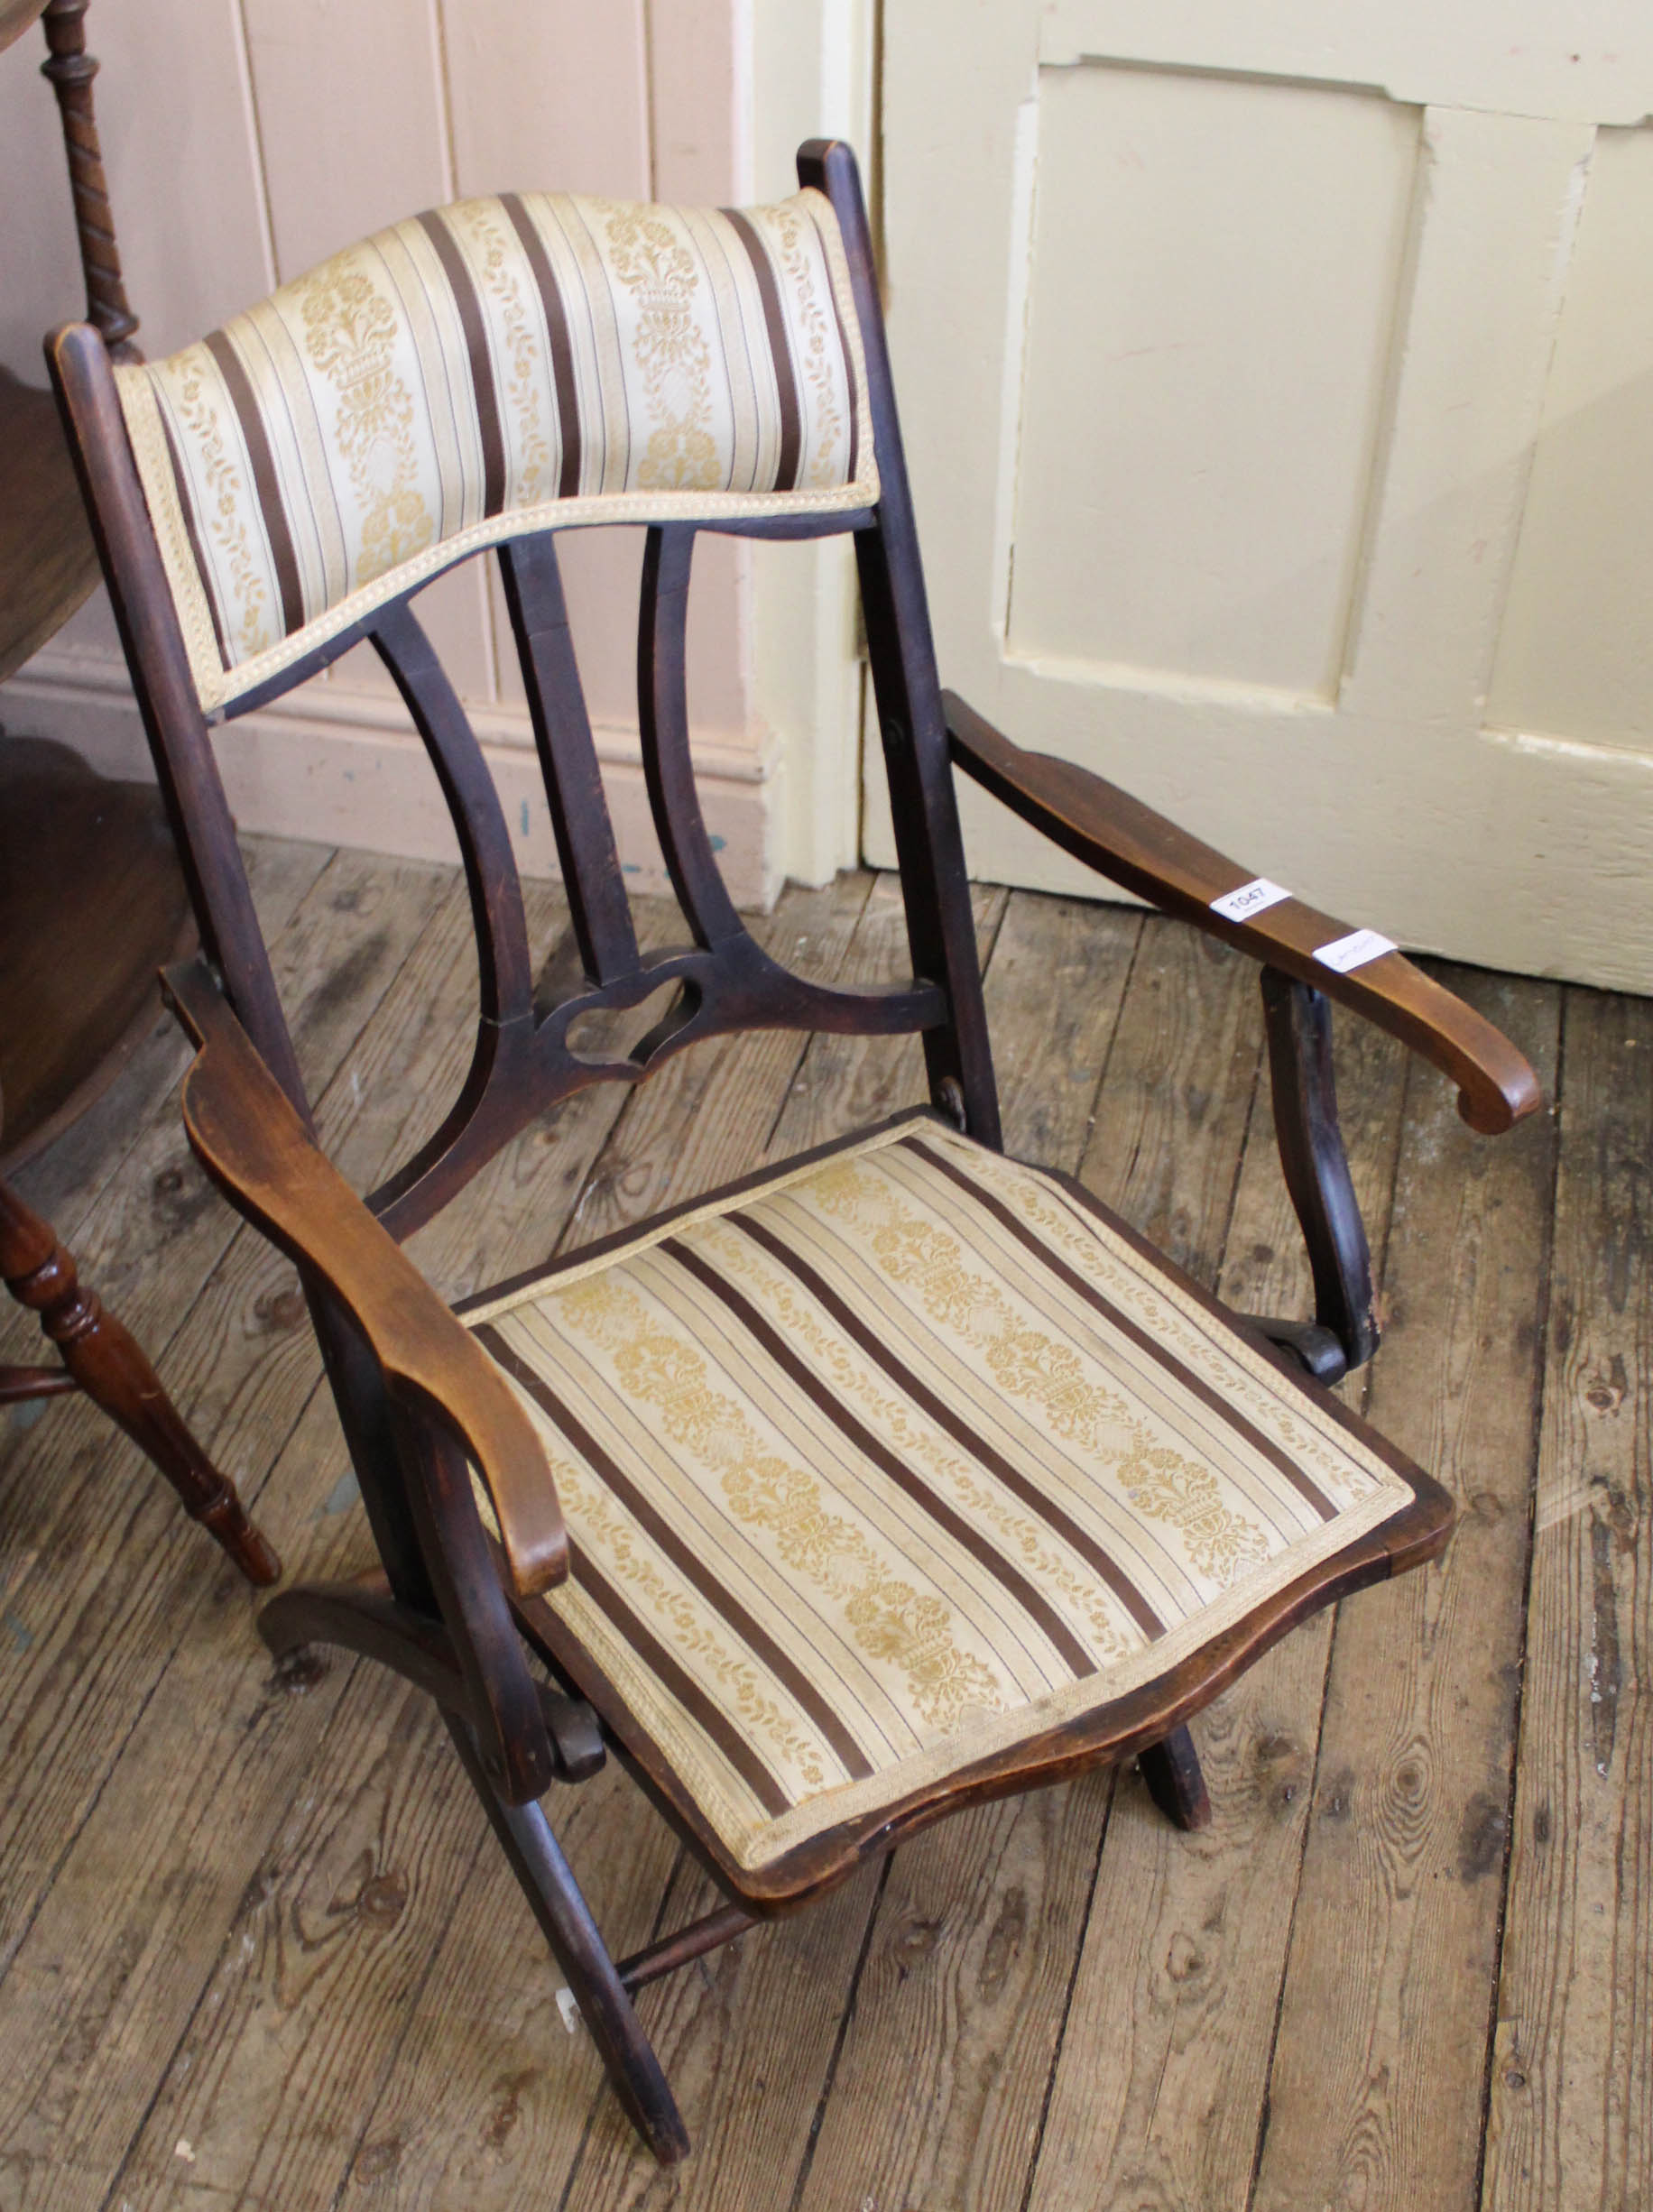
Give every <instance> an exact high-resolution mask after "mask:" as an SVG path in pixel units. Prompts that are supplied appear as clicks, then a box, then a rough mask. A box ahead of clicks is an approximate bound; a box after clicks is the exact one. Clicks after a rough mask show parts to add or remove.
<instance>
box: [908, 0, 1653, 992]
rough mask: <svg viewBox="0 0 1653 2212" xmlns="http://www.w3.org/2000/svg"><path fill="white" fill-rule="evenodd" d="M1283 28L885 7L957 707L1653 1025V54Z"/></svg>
mask: <svg viewBox="0 0 1653 2212" xmlns="http://www.w3.org/2000/svg"><path fill="white" fill-rule="evenodd" d="M1267 15H1268V20H1267V22H1266V23H1264V22H1253V21H1251V17H1250V13H1249V12H1246V11H1237V10H1234V9H1233V7H1232V6H1230V5H1215V4H1214V0H1213V4H1212V5H1205V0H1198V4H1195V0H1184V5H1174V6H1172V5H1157V6H1154V7H1151V8H1150V7H1149V6H1148V5H1144V4H1143V0H1056V4H1055V5H1047V6H1040V5H1037V0H993V4H992V5H982V6H979V7H971V8H961V7H959V6H958V5H956V0H949V4H948V5H942V0H886V9H885V39H886V51H885V56H884V94H885V116H884V152H885V172H884V173H885V186H884V189H885V228H886V237H887V244H888V255H889V276H890V287H891V311H890V321H891V345H892V348H893V351H894V355H895V365H896V378H897V389H898V392H899V393H900V400H901V405H902V419H903V427H904V430H905V434H906V438H907V442H908V450H909V459H910V465H911V470H912V475H913V483H914V492H915V496H916V499H917V502H918V507H919V527H920V532H921V537H922V541H923V544H924V547H925V554H926V563H927V569H928V580H929V587H930V597H931V606H932V613H933V615H934V619H935V624H936V631H937V646H938V650H939V652H940V656H941V662H942V670H943V677H944V680H946V681H947V682H948V683H950V684H952V685H953V686H954V687H956V688H957V689H958V690H960V691H962V692H963V693H964V694H965V696H967V697H969V698H970V699H971V700H972V702H973V704H974V705H977V706H978V707H979V708H980V709H981V711H982V712H983V713H984V714H987V715H989V716H990V718H992V719H993V720H994V721H996V722H998V723H1000V724H1002V727H1003V728H1004V729H1005V730H1006V731H1007V732H1008V733H1009V734H1010V735H1011V736H1012V737H1014V738H1015V739H1017V741H1018V742H1020V743H1023V744H1027V745H1031V746H1034V747H1036V748H1038V749H1039V750H1043V751H1052V752H1057V753H1060V754H1062V755H1064V756H1066V757H1067V758H1069V759H1074V760H1082V761H1084V762H1085V763H1086V764H1087V765H1090V766H1093V767H1094V768H1096V769H1097V770H1100V771H1101V772H1102V773H1104V774H1106V775H1109V776H1112V777H1113V778H1115V779H1117V780H1119V781H1120V782H1122V783H1123V784H1125V785H1126V786H1127V787H1128V788H1131V789H1133V790H1136V791H1139V792H1140V793H1141V795H1142V796H1143V797H1146V798H1148V799H1150V800H1151V801H1152V802H1153V803H1154V804H1156V805H1159V806H1164V807H1165V808H1166V809H1167V810H1168V811H1169V812H1171V813H1173V814H1175V815H1176V816H1177V817H1178V818H1179V819H1181V820H1182V821H1184V822H1186V823H1187V825H1188V826H1189V827H1190V828H1193V829H1196V830H1197V831H1198V832H1199V833H1200V834H1203V835H1205V836H1207V837H1209V838H1210V839H1211V840H1212V841H1213V842H1214V843H1218V844H1221V845H1223V846H1225V847H1226V848H1227V849H1228V850H1230V851H1231V852H1232V853H1233V854H1234V856H1235V857H1236V859H1238V860H1240V861H1241V862H1243V863H1244V864H1246V865H1247V866H1250V867H1253V868H1255V869H1256V870H1257V871H1258V872H1260V873H1265V874H1267V875H1269V876H1270V877H1272V878H1274V879H1275V880H1278V881H1280V882H1284V883H1287V884H1289V885H1290V886H1291V887H1292V888H1293V889H1297V890H1299V891H1301V892H1302V893H1303V894H1304V895H1305V896H1306V897H1307V898H1310V899H1314V900H1315V901H1316V903H1320V904H1324V905H1325V906H1328V907H1330V908H1332V909H1333V910H1334V911H1336V912H1340V913H1344V914H1346V915H1347V916H1348V917H1349V919H1350V920H1351V921H1352V922H1356V923H1362V924H1371V925H1372V926H1376V927H1379V928H1381V929H1382V930H1384V931H1385V932H1386V933H1387V934H1389V935H1392V936H1395V937H1398V938H1399V939H1401V940H1402V941H1403V942H1406V943H1408V944H1411V945H1424V946H1429V947H1433V948H1436V949H1439V950H1443V951H1447V952H1450V953H1452V954H1456V955H1458V956H1460V957H1464V958H1469V959H1474V960H1482V961H1486V962H1489V963H1495V964H1498V965H1506V966H1514V967H1521V968H1527V969H1530V970H1532V971H1535V972H1558V973H1565V974H1571V975H1577V976H1583V977H1585V978H1586V979H1588V980H1591V981H1597V982H1617V983H1627V984H1630V986H1632V987H1639V988H1647V989H1653V696H1649V694H1648V690H1647V687H1646V686H1645V684H1643V683H1642V682H1641V677H1642V676H1643V673H1644V671H1645V670H1646V667H1647V663H1648V659H1649V649H1648V639H1649V637H1650V636H1653V625H1650V622H1649V618H1650V617H1653V605H1649V601H1648V586H1647V585H1646V584H1645V582H1644V578H1645V576H1647V575H1648V574H1649V573H1653V567H1650V565H1649V563H1648V560H1647V558H1646V555H1645V552H1644V551H1643V550H1642V549H1641V546H1640V540H1641V539H1642V538H1643V537H1644V536H1645V518H1646V516H1647V515H1648V513H1649V512H1653V304H1649V303H1650V302H1653V252H1650V251H1649V250H1648V249H1649V247H1653V132H1648V131H1646V130H1644V129H1639V128H1638V129H1626V128H1622V127H1620V128H1615V129H1613V130H1611V131H1606V132H1598V129H1597V127H1596V126H1597V124H1600V123H1602V122H1611V123H1613V124H1616V125H1622V124H1626V123H1628V122H1635V121H1637V120H1639V118H1640V117H1641V116H1643V115H1646V114H1647V113H1648V110H1649V109H1650V108H1653V20H1650V19H1649V18H1648V12H1647V11H1645V10H1642V9H1640V8H1638V9H1636V10H1634V11H1632V10H1630V9H1629V8H1621V7H1619V6H1618V5H1609V4H1608V0H1588V5H1575V6H1570V7H1566V8H1563V7H1561V6H1558V5H1542V6H1541V5H1538V0H1528V4H1527V5H1522V6H1517V7H1514V8H1511V7H1510V6H1509V5H1504V6H1502V7H1501V8H1499V9H1497V10H1496V11H1495V10H1494V9H1493V8H1492V7H1491V5H1482V6H1478V7H1474V8H1472V9H1470V10H1468V11H1463V10H1460V11H1457V12H1455V14H1454V19H1453V21H1452V22H1450V23H1444V22H1443V19H1442V18H1441V16H1440V14H1438V12H1437V11H1435V10H1430V11H1429V12H1428V13H1427V14H1426V13H1425V11H1424V10H1423V9H1422V8H1421V7H1418V6H1414V5H1406V6H1402V7H1397V6H1395V5H1389V6H1386V7H1383V8H1378V7H1369V8H1360V9H1356V8H1353V7H1349V6H1344V7H1342V8H1335V9H1328V8H1326V7H1325V5H1324V0H1316V4H1315V5H1310V4H1309V0H1304V5H1293V6H1277V7H1274V8H1271V9H1270V10H1269V11H1267ZM1574 55H1576V56H1577V57H1578V59H1577V60H1574V59H1572V58H1571V57H1573V56H1574ZM1535 454H1536V456H1537V463H1536V465H1535ZM1489 694H1491V705H1490V706H1489V704H1488V700H1489ZM1638 694H1639V696H1638ZM874 753H875V749H874ZM867 802H868V803H867V817H866V834H867V843H868V849H869V852H870V853H871V854H872V855H873V857H874V858H878V859H886V858H888V856H889V853H890V844H889V837H888V825H887V802H886V801H885V799H884V797H883V794H882V776H881V775H880V774H879V773H878V772H877V771H876V768H875V767H874V768H873V770H870V772H869V778H868V789H867ZM969 814H970V819H969V824H968V827H969V831H970V835H971V844H972V858H973V864H974V866H975V867H976V868H977V869H978V870H979V871H980V872H982V873H983V874H986V875H989V876H992V877H994V878H997V879H999V880H1011V881H1021V882H1030V883H1036V884H1040V885H1044V886H1046V887H1048V888H1064V889H1092V890H1094V889H1096V888H1097V884H1096V880H1095V879H1094V877H1091V876H1089V875H1087V874H1086V873H1085V871H1080V870H1078V869H1076V868H1075V867H1073V866H1072V865H1070V864H1069V863H1067V862H1065V861H1062V860H1061V859H1060V858H1059V856H1057V857H1055V858H1053V857H1052V856H1051V855H1049V853H1048V850H1047V849H1046V848H1044V847H1042V846H1041V845H1039V843H1038V841H1037V840H1034V839H1033V838H1031V837H1030V835H1027V834H1023V833H1021V832H1020V829H1019V828H1018V827H1017V826H1016V825H1011V824H1009V823H1008V822H1007V817H1005V816H1004V815H1003V814H1002V812H1001V810H999V809H997V808H996V807H993V806H991V804H990V803H989V802H986V801H984V800H979V799H977V798H975V797H974V795H973V797H972V801H971V804H970V808H969ZM1604 879H1605V880H1604Z"/></svg>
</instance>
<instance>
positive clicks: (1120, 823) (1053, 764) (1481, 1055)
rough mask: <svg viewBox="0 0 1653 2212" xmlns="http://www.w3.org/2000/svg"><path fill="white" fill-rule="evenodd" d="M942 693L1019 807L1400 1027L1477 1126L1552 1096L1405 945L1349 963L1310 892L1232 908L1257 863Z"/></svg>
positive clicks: (959, 735)
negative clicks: (1339, 964)
mask: <svg viewBox="0 0 1653 2212" xmlns="http://www.w3.org/2000/svg"><path fill="white" fill-rule="evenodd" d="M942 704H943V705H944V707H945V709H946V713H947V736H948V739H949V742H950V744H951V749H952V754H953V758H954V760H956V763H957V764H958V766H959V767H960V768H962V769H963V770H965V774H966V775H969V776H973V777H974V779H975V780H976V781H977V782H978V783H979V784H982V785H983V786H984V788H986V789H987V790H989V791H991V792H992V793H993V797H995V798H997V799H1002V801H1003V803H1004V804H1005V805H1006V806H1008V807H1010V808H1011V812H1012V813H1014V814H1018V815H1020V816H1021V818H1022V820H1023V821H1024V822H1028V823H1030V824H1031V825H1032V826H1033V827H1034V828H1035V829H1037V830H1039V831H1041V832H1042V833H1043V834H1044V835H1046V836H1047V837H1048V838H1049V839H1050V840H1051V842H1052V843H1055V844H1058V845H1060V846H1061V848H1062V850H1063V851H1064V852H1065V853H1072V854H1073V856H1074V858H1075V859H1076V860H1079V861H1083V862H1085V865H1086V866H1087V867H1089V868H1094V869H1096V870H1097V871H1098V872H1099V873H1101V874H1103V875H1104V876H1108V877H1110V878H1112V880H1113V881H1114V882H1115V883H1119V884H1122V885H1123V886H1124V888H1125V889H1127V890H1131V891H1135V892H1136V893H1137V894H1138V895H1139V896H1140V898H1143V899H1150V900H1151V901H1152V902H1153V904H1154V905H1155V906H1157V907H1162V908H1164V909H1165V911H1166V912H1167V913H1168V914H1175V915H1177V916H1180V917H1181V918H1182V919H1183V920H1184V921H1188V922H1192V923H1193V924H1194V925H1195V926H1196V928H1198V929H1203V930H1205V932H1206V933H1207V935H1211V936H1214V937H1219V938H1221V939H1222V941H1223V942H1224V944H1225V945H1236V946H1237V947H1238V948H1239V950H1240V951H1241V952H1242V953H1249V954H1251V958H1252V959H1253V960H1261V961H1264V962H1266V963H1268V965H1269V966H1270V967H1271V968H1279V969H1280V970H1281V971H1282V972H1284V973H1285V974H1287V975H1290V976H1295V977H1296V978H1297V981H1298V982H1301V983H1307V984H1309V985H1311V986H1312V987H1313V988H1314V989H1315V990H1316V991H1324V992H1325V995H1326V997H1327V998H1328V999H1336V1000H1339V1001H1340V1002H1341V1003H1342V1004H1343V1005H1344V1006H1347V1007H1352V1008H1353V1010H1354V1011H1355V1012H1356V1013H1357V1014H1363V1015H1364V1016H1365V1017H1366V1018H1367V1019H1368V1020H1369V1021H1373V1022H1376V1023H1377V1025H1378V1026H1379V1028H1383V1029H1388V1030H1390V1032H1391V1033H1392V1034H1393V1035H1394V1036H1396V1037H1399V1039H1400V1040H1401V1042H1402V1043H1403V1044H1405V1045H1408V1046H1410V1047H1411V1048H1412V1050H1413V1051H1414V1052H1417V1053H1421V1054H1422V1055H1423V1056H1424V1058H1425V1059H1427V1060H1432V1061H1433V1062H1434V1063H1435V1065H1436V1067H1438V1068H1440V1069H1441V1070H1442V1072H1443V1073H1444V1074H1447V1075H1449V1076H1451V1078H1452V1080H1453V1081H1454V1083H1456V1084H1457V1086H1458V1111H1459V1112H1460V1114H1462V1115H1463V1117H1464V1120H1465V1121H1467V1122H1468V1123H1469V1125H1470V1127H1471V1129H1479V1130H1480V1131H1481V1132H1482V1134H1483V1135H1485V1136H1489V1137H1495V1136H1499V1135H1501V1133H1502V1132H1503V1131H1504V1130H1505V1129H1510V1127H1511V1126H1512V1125H1513V1124H1514V1123H1515V1122H1517V1121H1519V1120H1521V1119H1522V1118H1523V1116H1525V1115H1527V1114H1529V1113H1531V1112H1533V1111H1535V1109H1536V1108H1537V1107H1538V1105H1539V1104H1540V1103H1541V1102H1542V1098H1541V1093H1540V1092H1539V1089H1538V1077H1537V1076H1536V1075H1535V1074H1533V1071H1532V1069H1531V1068H1530V1067H1529V1066H1528V1063H1527V1061H1526V1059H1525V1058H1524V1057H1523V1056H1522V1055H1521V1054H1520V1053H1519V1052H1518V1051H1517V1050H1516V1048H1515V1046H1513V1045H1512V1044H1510V1040H1509V1039H1508V1037H1504V1036H1502V1035H1501V1033H1500V1031H1498V1030H1497V1029H1495V1028H1493V1027H1492V1025H1491V1022H1490V1021H1486V1020H1484V1019H1483V1018H1482V1016H1481V1015H1479V1014H1477V1013H1476V1012H1475V1010H1474V1009H1473V1007H1469V1006H1465V1005H1464V1001H1463V1000H1461V999H1457V998H1454V996H1453V994H1452V992H1451V991H1445V990H1443V988H1442V987H1441V985H1440V984H1439V983H1437V982H1434V981H1433V979H1432V978H1431V977H1429V976H1427V975H1426V974H1424V972H1423V971H1422V970H1421V969H1419V968H1415V967H1414V966H1413V965H1412V963H1411V962H1410V961H1409V960H1408V959H1406V958H1405V957H1404V956H1403V955H1402V954H1399V953H1393V952H1391V953H1384V954H1381V955H1380V956H1379V957H1378V958H1377V959H1375V960H1372V961H1369V962H1366V963H1362V965H1361V966H1359V967H1357V968H1355V969H1353V971H1351V972H1349V973H1347V974H1343V973H1340V972H1338V970H1337V969H1335V968H1333V967H1329V966H1327V965H1326V963H1325V962H1324V961H1319V960H1316V958H1315V951H1316V946H1325V945H1330V944H1332V943H1334V941H1335V940H1336V939H1337V938H1339V937H1344V936H1347V935H1350V934H1351V933H1350V929H1349V925H1348V923H1347V922H1340V921H1337V920H1335V919H1334V917H1332V916H1331V915H1329V914H1322V913H1320V912H1319V911H1318V910H1317V909H1316V908H1314V907H1310V906H1306V905H1305V904H1304V903H1303V901H1302V900H1301V899H1281V900H1280V901H1279V904H1278V905H1275V906H1271V907H1269V908H1266V909H1265V910H1264V911H1263V912H1261V913H1260V914H1258V915H1256V916H1255V917H1252V918H1251V919H1248V920H1245V921H1240V922H1231V921H1228V920H1226V919H1224V917H1223V916H1222V915H1220V914H1215V913H1214V912H1213V911H1212V906H1211V902H1212V900H1213V899H1221V898H1224V897H1226V895H1227V894H1228V893H1229V892H1230V891H1234V890H1238V889H1240V888H1241V886H1242V884H1246V883H1249V882H1251V880H1252V877H1251V871H1249V870H1247V869H1244V868H1242V867H1241V866H1240V865H1239V863H1238V862H1234V861H1231V860H1227V859H1225V858H1224V855H1223V854H1222V853H1218V852H1216V851H1214V849H1213V847H1212V846H1210V845H1208V844H1202V843H1201V842H1200V840H1199V839H1198V838H1197V837H1191V836H1189V834H1187V831H1186V830H1180V829H1178V828H1177V825H1176V824H1175V823H1174V822H1168V821H1167V820H1166V818H1165V816H1163V815H1160V814H1156V813H1155V812H1154V810H1153V808H1152V807H1151V806H1144V805H1143V804H1142V802H1141V800H1140V799H1137V798H1132V797H1131V794H1130V793H1129V792H1128V791H1122V790H1121V789H1120V788H1119V787H1118V785H1117V784H1112V783H1108V782H1106V781H1104V779H1103V778H1102V777H1100V776H1094V775H1092V774H1091V772H1090V771H1089V770H1088V769H1083V768H1078V767H1076V766H1075V765H1074V764H1073V763H1072V762H1071V761H1067V760H1056V759H1054V758H1053V757H1052V756H1051V755H1050V754H1049V753H1043V752H1024V751H1022V749H1021V747H1020V745H1015V744H1012V743H1011V741H1010V739H1009V738H1008V737H1005V736H1004V735H1003V734H1002V733H1001V732H1000V731H998V730H995V729H994V728H993V724H992V723H990V722H986V721H984V720H983V717H982V716H981V715H980V714H977V713H976V712H975V710H974V707H971V706H968V705H966V704H965V701H964V700H963V699H961V698H960V697H959V696H957V694H956V693H955V692H951V691H947V692H944V693H943V694H942Z"/></svg>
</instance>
